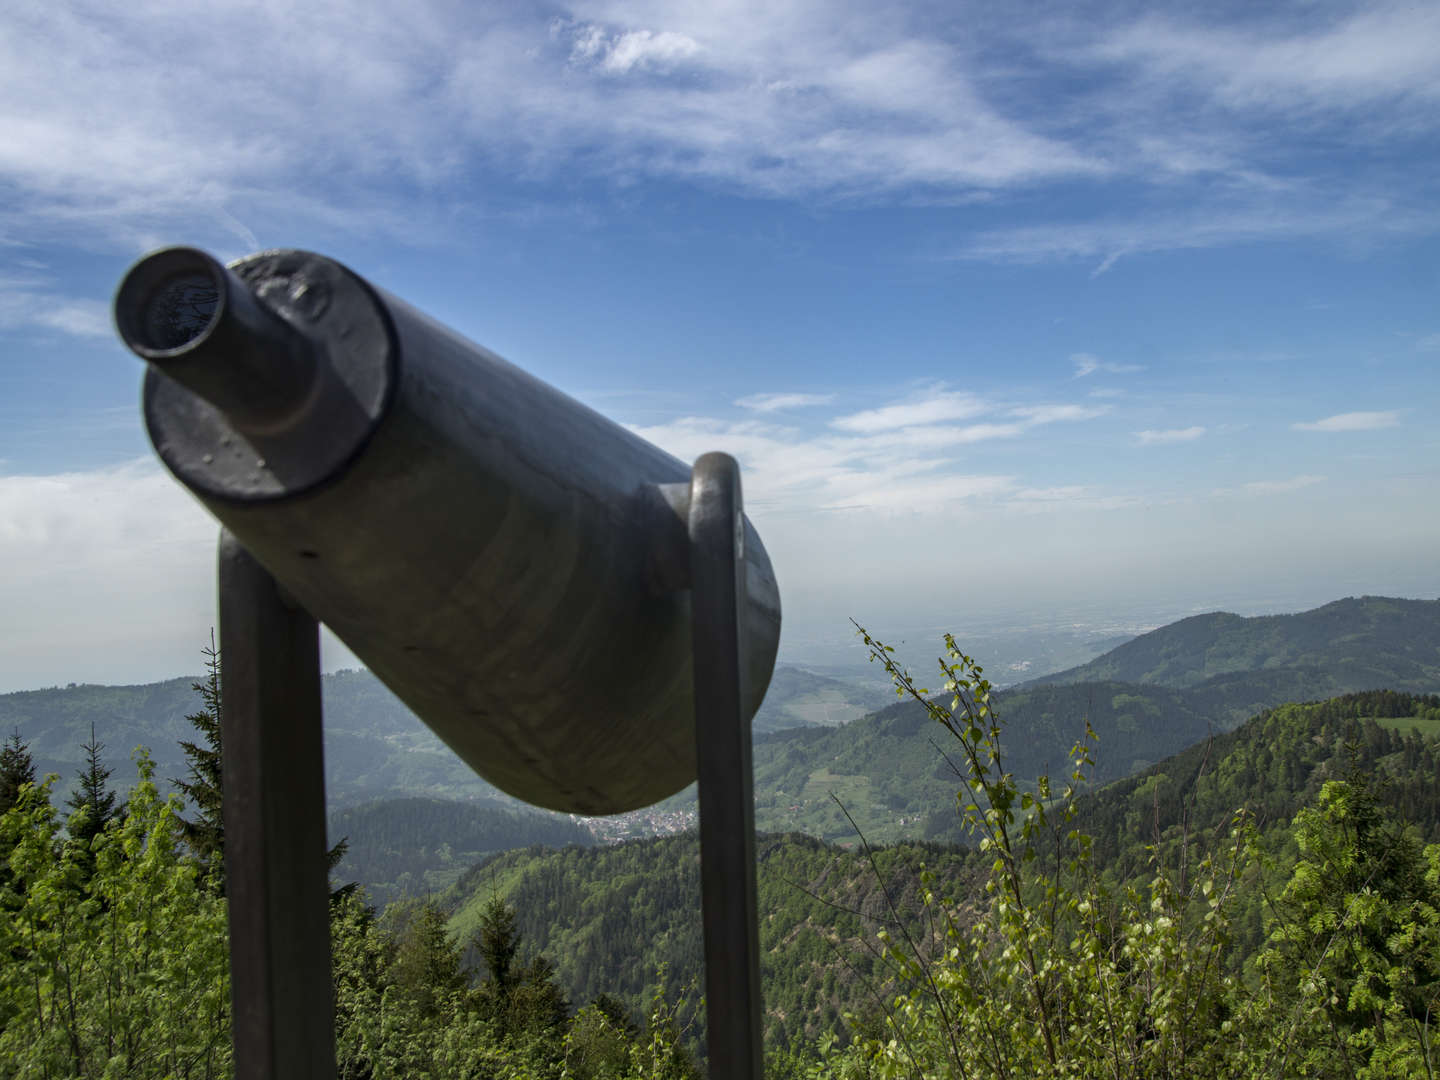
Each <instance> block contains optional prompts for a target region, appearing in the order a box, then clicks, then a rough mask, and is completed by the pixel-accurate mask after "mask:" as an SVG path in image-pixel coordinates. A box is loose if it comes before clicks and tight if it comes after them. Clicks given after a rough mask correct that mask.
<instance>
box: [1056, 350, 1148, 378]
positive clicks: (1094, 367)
mask: <svg viewBox="0 0 1440 1080" xmlns="http://www.w3.org/2000/svg"><path fill="white" fill-rule="evenodd" d="M1070 362H1071V363H1072V364H1074V365H1075V378H1077V379H1083V378H1084V377H1085V376H1086V375H1094V374H1095V372H1097V371H1103V372H1106V373H1107V374H1110V375H1127V374H1129V373H1131V372H1134V371H1144V370H1145V366H1144V365H1143V364H1117V363H1114V362H1113V361H1107V360H1101V359H1100V358H1099V357H1098V356H1092V355H1091V354H1090V353H1075V354H1074V355H1072V356H1071V357H1070Z"/></svg>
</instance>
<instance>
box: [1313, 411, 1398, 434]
mask: <svg viewBox="0 0 1440 1080" xmlns="http://www.w3.org/2000/svg"><path fill="white" fill-rule="evenodd" d="M1399 423H1400V411H1399V410H1398V409H1391V410H1388V411H1385V412H1347V413H1336V414H1335V415H1334V416H1327V417H1325V418H1324V419H1323V420H1310V421H1303V422H1300V423H1295V424H1291V425H1290V426H1291V427H1292V428H1294V429H1295V430H1296V431H1375V430H1377V429H1379V428H1392V427H1397V426H1398V425H1399Z"/></svg>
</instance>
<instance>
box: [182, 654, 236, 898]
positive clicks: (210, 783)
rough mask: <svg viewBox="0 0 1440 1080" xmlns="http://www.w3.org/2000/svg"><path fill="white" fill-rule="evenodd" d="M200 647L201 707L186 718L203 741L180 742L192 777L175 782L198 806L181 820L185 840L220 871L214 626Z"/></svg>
mask: <svg viewBox="0 0 1440 1080" xmlns="http://www.w3.org/2000/svg"><path fill="white" fill-rule="evenodd" d="M200 651H201V652H202V653H203V654H204V656H205V677H204V679H202V680H201V681H199V682H196V683H194V684H192V686H193V688H194V690H195V692H196V693H197V694H199V695H200V706H201V707H200V709H199V710H198V711H196V712H193V713H191V714H190V715H189V716H187V717H186V718H185V719H186V720H188V721H189V722H190V725H191V726H192V727H193V728H194V729H195V730H196V731H197V732H198V733H199V734H200V736H201V738H202V740H203V745H201V744H199V743H193V742H183V741H182V742H181V743H180V747H181V749H182V750H184V751H185V760H186V761H187V762H188V763H189V765H190V779H189V780H177V781H176V782H175V784H176V786H177V787H178V788H179V789H180V790H181V791H183V792H184V793H185V798H186V800H187V801H188V802H189V803H190V805H191V806H193V807H194V808H195V813H194V816H193V817H191V818H188V819H183V820H182V822H181V824H182V828H183V833H184V836H185V842H186V844H188V845H189V847H190V850H191V851H193V852H194V853H195V857H196V858H198V859H199V860H200V861H201V863H203V864H205V865H206V866H207V867H209V868H210V869H211V870H213V871H214V872H215V873H216V874H217V875H219V874H220V872H221V871H222V870H223V868H224V862H225V820H224V816H223V814H222V810H221V795H220V793H221V760H222V759H221V736H220V650H219V649H217V648H216V647H215V631H214V630H211V631H210V644H209V646H208V647H206V648H204V649H201V650H200Z"/></svg>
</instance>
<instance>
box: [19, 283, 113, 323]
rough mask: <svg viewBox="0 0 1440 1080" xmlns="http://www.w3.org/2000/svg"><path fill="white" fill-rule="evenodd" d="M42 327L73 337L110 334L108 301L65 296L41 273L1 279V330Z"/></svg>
mask: <svg viewBox="0 0 1440 1080" xmlns="http://www.w3.org/2000/svg"><path fill="white" fill-rule="evenodd" d="M16 329H43V330H52V331H59V332H60V333H62V334H69V335H71V336H73V337H82V338H95V337H110V336H112V335H113V334H114V330H113V329H112V327H111V324H110V309H109V305H107V304H105V303H103V302H102V301H99V300H90V299H85V298H81V297H74V296H65V295H63V294H61V293H58V292H55V291H54V286H53V283H50V282H48V280H47V279H45V278H42V277H39V276H29V275H26V276H20V277H15V276H12V277H10V278H8V279H5V280H0V330H16Z"/></svg>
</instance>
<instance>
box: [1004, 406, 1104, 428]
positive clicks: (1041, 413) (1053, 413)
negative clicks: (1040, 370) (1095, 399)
mask: <svg viewBox="0 0 1440 1080" xmlns="http://www.w3.org/2000/svg"><path fill="white" fill-rule="evenodd" d="M1109 411H1110V407H1109V406H1108V405H1023V406H1020V407H1019V408H1015V409H1011V410H1010V415H1011V416H1019V417H1023V418H1024V419H1025V421H1026V422H1027V423H1030V424H1053V423H1055V422H1056V421H1059V420H1093V419H1095V417H1097V416H1104V415H1105V414H1106V413H1107V412H1109Z"/></svg>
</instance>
